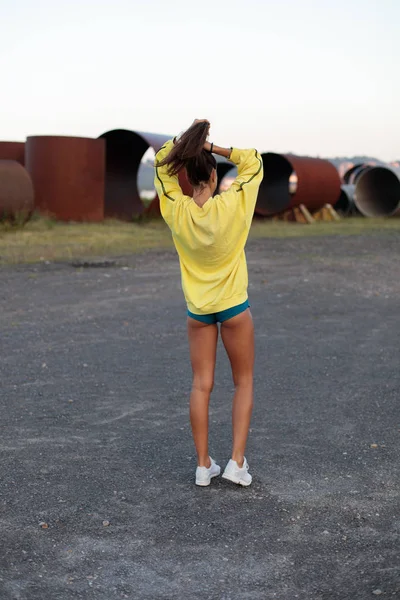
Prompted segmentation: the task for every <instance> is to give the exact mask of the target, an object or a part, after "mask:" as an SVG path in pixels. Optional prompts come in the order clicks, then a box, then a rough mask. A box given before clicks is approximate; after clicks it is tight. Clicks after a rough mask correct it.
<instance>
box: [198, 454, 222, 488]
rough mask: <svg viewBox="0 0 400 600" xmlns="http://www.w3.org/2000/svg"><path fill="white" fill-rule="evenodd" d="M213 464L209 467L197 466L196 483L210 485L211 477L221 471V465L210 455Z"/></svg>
mask: <svg viewBox="0 0 400 600" xmlns="http://www.w3.org/2000/svg"><path fill="white" fill-rule="evenodd" d="M210 460H211V465H210V466H209V467H208V469H207V467H197V469H196V485H210V482H211V479H212V478H213V477H217V475H219V474H220V473H221V467H220V466H219V465H217V463H216V462H215V460H213V459H212V458H211V456H210Z"/></svg>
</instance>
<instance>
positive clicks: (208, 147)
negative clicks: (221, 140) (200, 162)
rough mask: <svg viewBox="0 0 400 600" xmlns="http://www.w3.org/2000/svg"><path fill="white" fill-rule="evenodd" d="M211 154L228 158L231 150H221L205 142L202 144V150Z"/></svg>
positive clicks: (219, 147)
mask: <svg viewBox="0 0 400 600" xmlns="http://www.w3.org/2000/svg"><path fill="white" fill-rule="evenodd" d="M211 149H212V153H213V154H218V155H219V156H223V157H224V158H229V157H230V155H231V152H232V148H222V147H221V146H216V145H215V144H210V142H206V143H205V144H204V150H207V152H211Z"/></svg>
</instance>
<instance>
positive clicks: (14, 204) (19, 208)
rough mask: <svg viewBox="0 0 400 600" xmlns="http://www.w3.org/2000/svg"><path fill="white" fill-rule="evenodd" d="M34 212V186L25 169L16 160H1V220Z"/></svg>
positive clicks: (26, 215) (27, 215) (27, 216)
mask: <svg viewBox="0 0 400 600" xmlns="http://www.w3.org/2000/svg"><path fill="white" fill-rule="evenodd" d="M32 211H33V185H32V181H31V178H30V177H29V174H28V172H27V170H26V169H24V167H23V166H22V165H21V164H20V163H18V162H17V161H15V160H0V218H11V219H12V218H14V217H15V216H17V215H24V216H25V217H26V218H29V216H30V215H31V214H32Z"/></svg>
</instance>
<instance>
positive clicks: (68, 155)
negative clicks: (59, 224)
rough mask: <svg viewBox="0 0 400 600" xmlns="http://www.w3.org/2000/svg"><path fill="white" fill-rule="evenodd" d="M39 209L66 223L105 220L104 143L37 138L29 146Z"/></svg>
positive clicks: (28, 159)
mask: <svg viewBox="0 0 400 600" xmlns="http://www.w3.org/2000/svg"><path fill="white" fill-rule="evenodd" d="M25 159H26V168H27V170H28V172H29V174H30V176H31V178H32V181H33V186H34V189H35V207H36V208H37V209H38V210H39V211H41V212H43V213H46V214H49V215H53V216H54V217H56V218H57V219H60V220H63V221H101V220H103V218H104V171H105V143H104V140H99V139H91V138H80V137H64V136H35V137H28V139H27V142H26V152H25Z"/></svg>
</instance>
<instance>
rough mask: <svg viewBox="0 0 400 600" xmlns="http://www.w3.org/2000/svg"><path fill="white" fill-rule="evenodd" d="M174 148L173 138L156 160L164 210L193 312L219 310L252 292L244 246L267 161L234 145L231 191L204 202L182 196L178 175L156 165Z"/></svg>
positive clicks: (183, 285) (185, 290)
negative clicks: (235, 166) (248, 280)
mask: <svg viewBox="0 0 400 600" xmlns="http://www.w3.org/2000/svg"><path fill="white" fill-rule="evenodd" d="M172 148H173V142H172V141H171V142H167V144H166V145H165V146H164V147H163V148H162V149H161V150H160V152H159V153H158V154H157V155H156V159H155V167H156V177H155V185H156V189H157V193H158V194H159V198H160V206H161V214H162V216H163V218H164V219H165V221H166V223H167V224H168V226H169V228H170V229H171V232H172V236H173V240H174V244H175V247H176V250H177V252H178V255H179V259H180V264H181V271H182V288H183V291H184V295H185V298H186V301H187V304H188V308H189V310H190V311H193V312H199V311H200V312H218V311H220V310H224V309H225V308H226V306H227V305H229V304H231V302H236V300H237V301H238V303H239V302H241V301H243V300H241V299H242V298H245V296H246V295H247V266H246V259H245V254H244V247H245V244H246V241H247V237H248V234H249V230H250V226H251V221H252V217H253V213H254V208H255V204H256V200H257V194H258V188H259V185H260V183H261V180H262V176H263V169H262V160H261V157H260V155H259V153H258V152H257V151H256V150H254V149H252V150H238V149H236V148H233V149H232V150H231V155H230V160H231V161H232V162H233V163H234V164H236V165H237V167H238V176H237V178H236V179H235V181H234V182H233V184H232V186H231V187H230V188H229V189H228V190H227V191H225V192H223V193H222V194H218V195H216V196H213V197H209V198H208V199H207V200H206V201H205V202H204V203H203V204H202V206H199V205H198V204H197V203H196V201H195V200H194V199H193V198H191V197H189V196H185V195H183V194H182V190H181V188H180V186H179V182H178V178H177V176H170V175H169V174H168V169H167V167H166V166H162V167H158V166H157V165H158V163H160V162H162V161H163V160H164V159H165V157H166V156H168V154H169V153H170V152H171V150H172Z"/></svg>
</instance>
